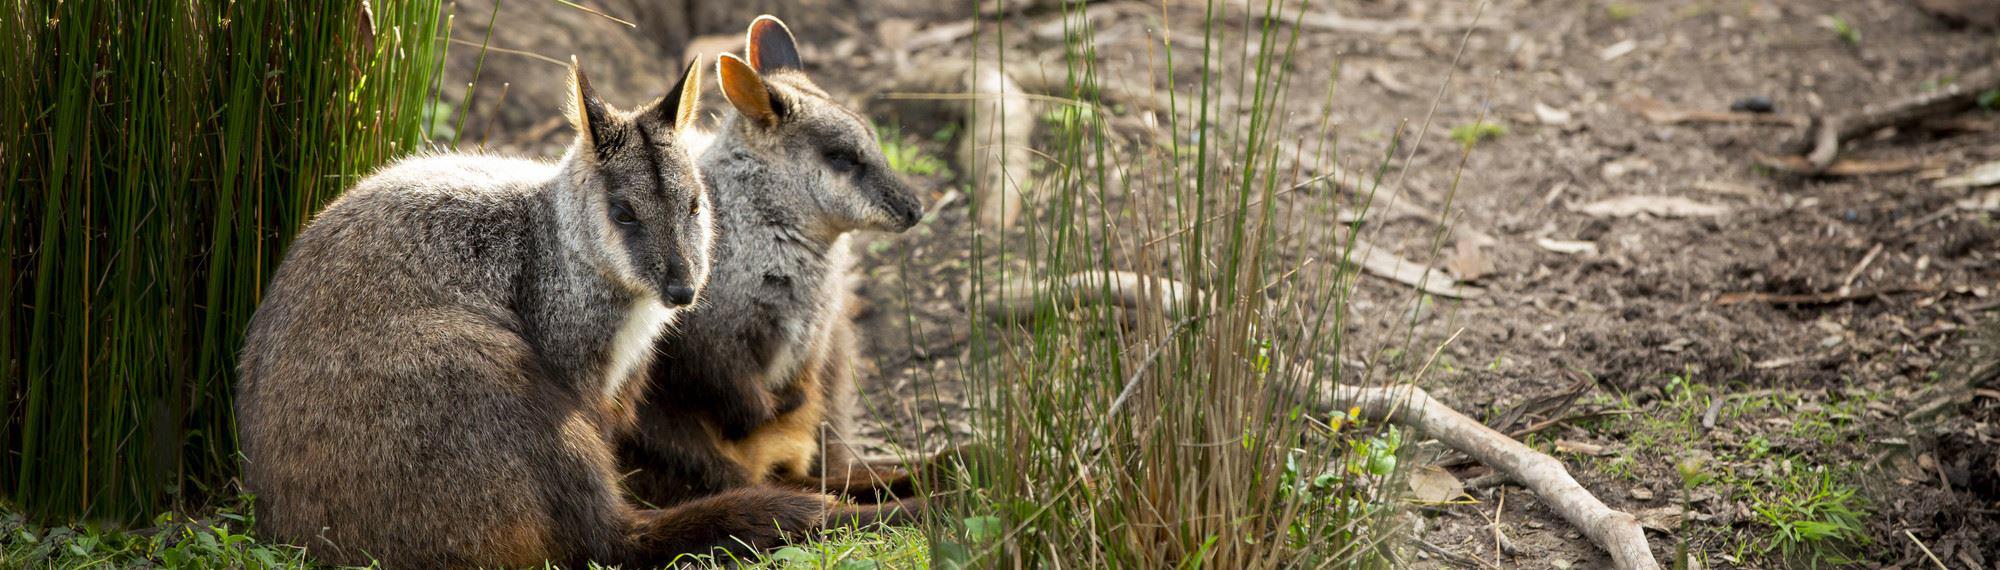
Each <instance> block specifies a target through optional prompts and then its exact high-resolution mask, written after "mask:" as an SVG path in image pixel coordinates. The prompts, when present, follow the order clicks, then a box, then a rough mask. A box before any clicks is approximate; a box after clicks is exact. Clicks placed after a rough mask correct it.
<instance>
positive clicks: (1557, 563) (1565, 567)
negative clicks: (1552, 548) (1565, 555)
mask: <svg viewBox="0 0 2000 570" xmlns="http://www.w3.org/2000/svg"><path fill="white" fill-rule="evenodd" d="M1549 565H1550V566H1554V567H1556V568H1560V569H1562V570H1569V561H1568V560H1563V559H1561V558H1557V559H1555V560H1550V561H1549Z"/></svg>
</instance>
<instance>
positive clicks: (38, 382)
mask: <svg viewBox="0 0 2000 570" xmlns="http://www.w3.org/2000/svg"><path fill="white" fill-rule="evenodd" d="M8 4H9V5H7V6H5V7H4V9H0V37H4V39H0V41H4V42H5V43H4V44H0V52H4V53H6V54H7V55H6V56H5V57H0V71H4V72H5V76H4V77H0V89H4V93H0V95H4V97H3V98H0V176H3V177H4V179H5V182H6V184H5V188H6V192H5V193H0V246H4V247H0V251H5V252H6V255H7V258H6V259H5V261H4V263H0V406H4V408H0V410H4V411H0V413H4V414H5V417H6V424H5V426H4V428H0V448H4V449H5V453H4V454H0V492H4V494H5V495H6V496H7V497H9V498H11V499H12V500H13V501H15V502H17V503H19V506H20V507H21V508H22V509H23V510H24V511H25V512H26V513H28V514H29V515H30V516H32V517H36V518H54V517H74V516H84V517H90V518H101V519H111V520H141V519H144V518H145V517H148V516H149V515H151V514H152V513H155V512H158V511H160V510H162V509H164V508H169V507H182V506H190V505H197V504H199V501H202V500H203V499H204V498H206V497H208V496H210V495H213V494H215V493H219V492H227V491H226V489H225V485H226V483H227V481H228V480H229V478H230V477H231V476H232V475H233V474H234V471H235V465H236V458H235V450H236V442H235V426H234V420H233V417H232V415H231V407H230V392H231V387H232V386H233V384H234V382H233V376H234V373H233V369H234V365H235V360H236V352H237V350H238V347H239V346H240V344H241V341H242V338H241V337H242V332H243V328H244V324H245V323H246V322H247V321H248V319H249V317H250V314H251V311H252V310H253V309H254V308H255V307H256V305H257V301H258V296H259V293H260V290H261V288H262V286H263V284H264V282H265V280H266V279H267V278H268V277H269V276H270V274H271V271H272V270H273V269H275V268H276V266H277V262H278V261H279V259H280V256H281V255H282V253H283V252H284V251H285V246H286V244H287V243H288V241H289V240H290V239H291V236H292V235H293V234H294V233H295V232H296V231H297V230H298V229H299V228H300V227H301V226H302V225H303V224H304V223H305V222H306V221H307V219H308V218H309V217H310V216H311V215H312V214H313V212H315V211H317V210H318V209H319V207H320V206H321V205H322V204H324V203H325V202H326V201H328V200H330V199H331V198H333V197H334V196H336V195H337V194H338V193H339V192H340V191H341V189H343V188H344V187H345V186H346V185H347V184H349V183H350V182H351V181H352V180H354V179H355V178H357V177H359V176H361V175H363V174H365V173H366V172H367V171H368V170H370V169H372V168H374V167H375V166H376V165H378V164H380V163H382V162H383V161H385V160H386V159H389V158H391V157H394V156H397V155H399V154H403V153H407V152H410V151H412V150H415V149H417V148H418V147H419V146H420V145H422V144H424V140H423V139H422V138H421V135H420V130H419V127H420V122H421V117H422V115H423V111H424V110H425V109H426V108H427V106H429V105H433V104H435V101H434V95H433V89H432V86H433V85H434V81H433V79H434V74H435V73H436V70H437V69H438V68H439V65H438V64H439V58H440V56H441V53H440V49H441V48H440V42H437V41H434V39H433V38H434V37H435V36H436V35H437V33H438V30H439V25H440V19H439V18H440V11H441V6H440V4H439V3H437V2H430V1H424V0H370V1H368V2H361V1H344V2H332V3H316V2H279V1H265V0H243V1H235V2H228V1H221V0H196V1H192V2H189V1H165V0H132V1H118V2H47V1H40V0H13V1H11V2H8Z"/></svg>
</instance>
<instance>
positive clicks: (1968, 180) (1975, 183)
mask: <svg viewBox="0 0 2000 570" xmlns="http://www.w3.org/2000/svg"><path fill="white" fill-rule="evenodd" d="M1994 184H2000V160H1996V161H1993V162H1988V163H1986V164H1981V165H1979V166H1974V167H1972V170H1968V171H1966V172H1965V173H1964V174H1960V175H1958V176H1953V177H1951V178H1946V179H1944V180H1939V181H1937V184H1935V185H1934V186H1936V187H1937V188H1940V189H1943V188H1978V187H1981V186H1992V185H1994Z"/></svg>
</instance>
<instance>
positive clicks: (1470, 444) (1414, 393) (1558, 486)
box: [1284, 385, 1660, 570]
mask: <svg viewBox="0 0 2000 570" xmlns="http://www.w3.org/2000/svg"><path fill="white" fill-rule="evenodd" d="M1284 395H1285V396H1291V397H1296V398H1298V399H1299V400H1300V401H1302V402H1305V403H1306V404H1307V405H1309V406H1310V407H1311V408H1312V409H1314V410H1317V411H1319V412H1322V413H1330V412H1331V411H1333V410H1347V409H1352V408H1359V409H1360V410H1361V416H1362V417H1363V418H1365V419H1369V420H1373V421H1381V422H1389V423H1395V424H1399V425H1404V426H1408V427H1411V428H1415V429H1417V430H1418V431H1420V432H1422V433H1423V434H1424V435H1426V436H1428V437H1430V438H1432V439H1436V440H1437V441H1438V442H1440V443H1443V444H1444V445H1445V446H1446V447H1449V448H1451V449H1452V450H1454V451H1457V452H1459V453H1464V454H1466V455H1468V456H1471V457H1472V458H1473V459H1477V460H1479V462H1480V463H1482V464H1485V465H1486V466H1488V467H1492V468H1493V469H1494V470H1495V471H1497V472H1501V473H1506V474H1507V478H1508V479H1511V480H1513V481H1515V482H1518V483H1520V484H1521V485H1522V486H1524V487H1527V488H1528V489H1529V490H1532V491H1534V492H1535V495H1536V496H1537V497H1540V498H1541V500H1542V502H1543V503H1544V504H1547V505H1548V506H1549V508H1550V509H1552V510H1554V511H1556V513H1557V514H1559V515H1562V517H1563V520H1566V521H1569V523H1570V524H1571V525H1574V526H1576V527H1577V529H1578V530H1581V531H1583V534H1584V535H1585V536H1588V537H1590V540H1591V542H1594V543H1596V544H1597V546H1598V547H1599V548H1603V549H1604V551H1605V552H1606V553H1608V554H1610V555H1611V560H1612V563H1613V564H1615V565H1616V566H1617V567H1618V568H1621V569H1625V570H1657V569H1658V568H1660V563H1659V562H1658V561H1656V560H1654V558H1653V551H1652V547H1651V546H1650V545H1648V544H1647V542H1646V531H1645V529H1643V528H1641V527H1640V526H1639V519H1637V518H1635V517H1633V516H1632V515H1631V514H1629V513H1625V512H1621V511H1616V510H1612V509H1611V507H1607V506H1605V505H1604V502H1603V501H1599V500H1597V497H1596V496H1594V495H1591V494H1590V491H1589V490H1588V489H1584V488H1583V486H1582V485H1580V484H1578V483H1577V482H1576V479H1575V478H1572V477H1570V475H1569V471H1568V470H1566V469H1565V468H1564V467H1563V464H1562V462H1561V461H1557V460H1556V459H1555V458H1553V457H1549V456H1548V455H1545V454H1542V453H1541V452H1538V451H1535V450H1534V449H1533V448H1530V447H1528V446H1526V445H1523V444H1521V442H1518V441H1514V440H1513V439H1511V438H1508V437H1507V436H1506V435H1505V434H1502V433H1500V432H1497V431H1494V430H1493V428H1489V427H1486V426H1485V425H1484V424H1481V423H1479V422H1478V421H1475V420H1473V419H1472V418H1470V417H1467V416H1466V415H1465V414H1461V413H1458V412H1457V411H1455V410H1452V409H1451V408H1450V407H1447V406H1445V405H1444V404H1443V403H1440V402H1438V401H1437V400H1436V399H1433V398H1431V396H1430V394H1429V393H1427V392H1425V391H1424V390H1423V389H1422V388H1418V387H1416V386H1408V385H1404V386H1395V387H1380V388H1364V387H1359V386H1334V387H1333V388H1332V389H1331V390H1327V389H1324V388H1323V387H1321V388H1318V389H1315V388H1314V387H1302V388H1299V389H1297V391H1296V392H1294V393H1290V394H1284Z"/></svg>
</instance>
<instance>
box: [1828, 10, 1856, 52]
mask: <svg viewBox="0 0 2000 570" xmlns="http://www.w3.org/2000/svg"><path fill="white" fill-rule="evenodd" d="M1822 24H1823V25H1825V26H1826V29H1829V30H1833V34H1834V35H1835V36H1839V37H1840V41H1843V42H1847V45H1851V46H1858V45H1861V30H1858V29H1855V27H1854V24H1850V23H1848V22H1847V18H1845V17H1842V16H1840V15H1839V14H1830V15H1827V16H1826V17H1825V18H1824V19H1823V20H1822Z"/></svg>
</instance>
